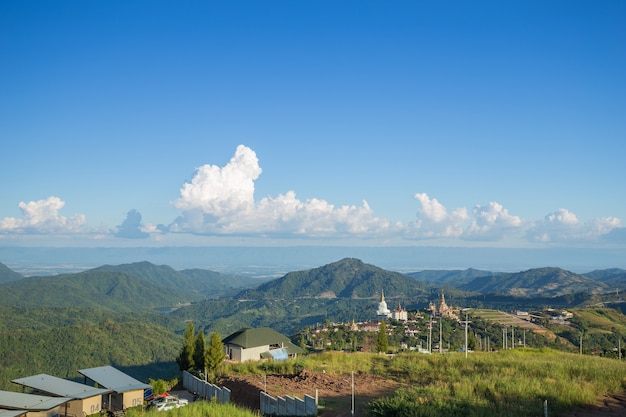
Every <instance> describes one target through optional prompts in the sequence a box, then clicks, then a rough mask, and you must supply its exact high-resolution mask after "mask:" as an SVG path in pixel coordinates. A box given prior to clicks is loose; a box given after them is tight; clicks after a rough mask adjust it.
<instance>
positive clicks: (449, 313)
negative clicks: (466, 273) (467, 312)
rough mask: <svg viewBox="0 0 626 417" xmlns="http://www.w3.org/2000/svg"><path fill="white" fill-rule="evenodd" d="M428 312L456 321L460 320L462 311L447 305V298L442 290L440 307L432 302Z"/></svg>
mask: <svg viewBox="0 0 626 417" xmlns="http://www.w3.org/2000/svg"><path fill="white" fill-rule="evenodd" d="M428 310H430V312H431V314H432V315H433V316H438V317H444V318H448V319H456V320H458V319H459V311H460V309H459V308H458V307H450V306H449V305H448V304H447V303H446V297H445V295H444V293H443V290H441V299H440V300H439V306H436V305H435V303H433V302H432V301H431V302H430V305H429V306H428Z"/></svg>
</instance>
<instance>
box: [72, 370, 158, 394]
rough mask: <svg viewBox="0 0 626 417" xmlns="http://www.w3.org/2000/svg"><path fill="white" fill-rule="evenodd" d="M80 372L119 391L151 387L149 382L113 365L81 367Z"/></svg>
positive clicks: (106, 386) (102, 384)
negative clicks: (142, 380)
mask: <svg viewBox="0 0 626 417" xmlns="http://www.w3.org/2000/svg"><path fill="white" fill-rule="evenodd" d="M78 373H79V374H81V375H84V376H85V377H86V378H89V379H91V380H92V381H93V382H96V383H97V384H98V385H101V386H103V387H105V388H108V389H110V390H113V391H115V392H119V393H122V392H126V391H132V390H138V389H140V390H144V389H147V388H150V385H149V384H145V383H143V382H141V381H138V380H136V379H135V378H133V377H132V376H130V375H127V374H125V373H124V372H122V371H120V370H119V369H116V368H114V367H112V366H100V367H97V368H89V369H81V370H79V371H78Z"/></svg>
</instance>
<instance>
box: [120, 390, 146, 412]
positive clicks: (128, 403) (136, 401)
mask: <svg viewBox="0 0 626 417" xmlns="http://www.w3.org/2000/svg"><path fill="white" fill-rule="evenodd" d="M123 397H124V410H126V409H127V408H131V407H137V406H139V405H141V406H143V390H142V389H140V390H134V391H127V392H125V393H124V395H123Z"/></svg>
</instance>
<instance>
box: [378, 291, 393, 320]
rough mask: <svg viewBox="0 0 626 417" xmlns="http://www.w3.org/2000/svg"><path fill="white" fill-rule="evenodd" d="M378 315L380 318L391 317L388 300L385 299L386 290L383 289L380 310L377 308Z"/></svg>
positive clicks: (379, 304)
mask: <svg viewBox="0 0 626 417" xmlns="http://www.w3.org/2000/svg"><path fill="white" fill-rule="evenodd" d="M376 315H377V316H378V318H385V319H387V318H390V317H391V311H390V310H389V308H388V307H387V302H386V301H385V290H382V297H381V298H380V303H378V310H376Z"/></svg>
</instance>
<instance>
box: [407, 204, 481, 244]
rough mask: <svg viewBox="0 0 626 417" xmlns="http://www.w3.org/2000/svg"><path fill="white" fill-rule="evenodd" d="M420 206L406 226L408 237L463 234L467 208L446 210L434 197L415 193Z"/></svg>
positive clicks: (437, 236) (447, 236)
mask: <svg viewBox="0 0 626 417" xmlns="http://www.w3.org/2000/svg"><path fill="white" fill-rule="evenodd" d="M415 199H416V200H417V201H419V203H420V208H419V209H418V210H417V220H416V221H415V222H414V223H411V224H410V225H409V227H408V228H407V237H409V238H417V239H423V238H450V237H454V238H457V237H460V236H461V235H462V234H463V225H464V224H465V222H466V221H467V220H468V219H469V217H468V215H467V209H466V208H464V207H462V208H457V209H455V210H452V211H451V212H449V213H448V210H447V209H446V208H445V207H444V206H443V205H442V204H441V203H440V202H439V201H437V199H436V198H433V199H431V198H430V197H429V196H428V194H426V193H417V194H415Z"/></svg>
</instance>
